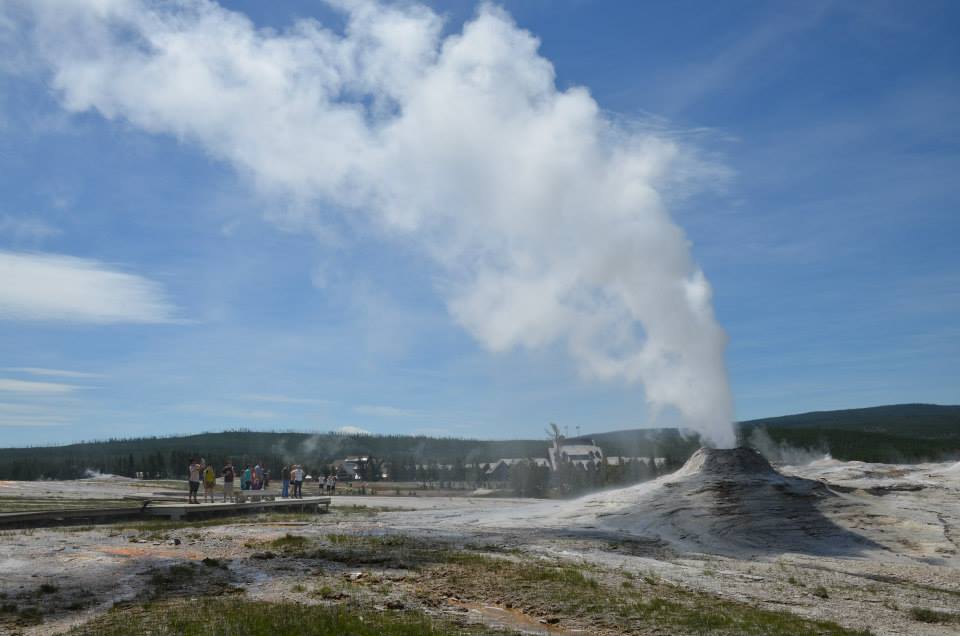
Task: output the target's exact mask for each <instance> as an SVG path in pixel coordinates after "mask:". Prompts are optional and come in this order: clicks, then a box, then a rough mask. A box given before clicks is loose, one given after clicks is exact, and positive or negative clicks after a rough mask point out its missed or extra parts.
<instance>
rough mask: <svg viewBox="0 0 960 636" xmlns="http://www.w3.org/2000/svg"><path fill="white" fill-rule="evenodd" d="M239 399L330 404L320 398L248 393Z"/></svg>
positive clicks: (274, 402)
mask: <svg viewBox="0 0 960 636" xmlns="http://www.w3.org/2000/svg"><path fill="white" fill-rule="evenodd" d="M240 399H242V400H250V401H252V402H270V403H273V404H314V405H322V404H331V403H332V401H331V400H324V399H322V398H304V397H291V396H289V395H277V394H273V393H249V394H245V395H241V396H240Z"/></svg>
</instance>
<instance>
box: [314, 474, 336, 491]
mask: <svg viewBox="0 0 960 636" xmlns="http://www.w3.org/2000/svg"><path fill="white" fill-rule="evenodd" d="M318 481H319V482H320V494H327V495H335V494H337V475H336V474H332V475H327V476H326V477H324V478H322V479H319V480H318Z"/></svg>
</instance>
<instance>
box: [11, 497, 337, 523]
mask: <svg viewBox="0 0 960 636" xmlns="http://www.w3.org/2000/svg"><path fill="white" fill-rule="evenodd" d="M162 501H163V503H159V502H158V503H154V502H153V501H149V500H147V501H144V502H143V504H142V505H140V506H135V507H134V506H129V507H124V508H119V507H118V508H73V509H62V510H31V511H29V512H4V513H0V528H2V527H8V528H9V527H21V528H22V527H42V526H56V525H61V524H69V523H110V522H113V521H120V520H125V519H146V518H150V517H166V518H168V519H184V518H187V519H189V518H190V517H204V516H217V515H235V514H243V513H246V512H264V511H268V510H270V511H297V512H301V511H303V512H305V511H310V512H326V511H327V510H328V509H329V508H330V497H304V498H303V499H292V498H289V499H282V498H280V497H277V498H275V499H270V498H264V499H262V500H260V501H244V502H241V503H235V502H217V503H201V504H188V503H186V502H185V501H178V502H170V499H169V498H164V499H163V500H162Z"/></svg>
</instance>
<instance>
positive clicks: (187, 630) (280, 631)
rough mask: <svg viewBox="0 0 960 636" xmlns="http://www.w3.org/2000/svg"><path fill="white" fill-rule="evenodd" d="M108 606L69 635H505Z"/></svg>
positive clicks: (402, 615) (404, 623)
mask: <svg viewBox="0 0 960 636" xmlns="http://www.w3.org/2000/svg"><path fill="white" fill-rule="evenodd" d="M135 609H136V611H130V610H129V609H115V610H111V611H110V612H108V613H107V614H105V615H104V616H101V617H99V618H97V619H94V620H93V621H91V622H89V623H87V624H85V625H81V626H79V627H75V628H74V629H72V630H71V631H69V632H67V634H68V635H69V636H94V635H95V636H127V634H141V635H143V636H168V635H172V634H177V635H178V636H210V635H211V634H244V635H245V636H342V635H344V634H349V635H350V636H457V635H460V636H504V632H502V631H494V630H490V629H485V628H482V627H460V626H456V625H453V624H451V623H447V622H442V621H438V620H432V619H431V618H430V617H428V616H426V615H425V614H422V613H420V612H408V611H405V612H389V613H381V612H376V611H370V610H362V609H360V608H357V607H343V606H326V605H300V604H295V603H266V602H261V601H247V600H241V599H210V598H204V599H200V600H198V601H196V602H191V603H190V604H184V603H151V604H147V605H144V606H142V607H138V608H135Z"/></svg>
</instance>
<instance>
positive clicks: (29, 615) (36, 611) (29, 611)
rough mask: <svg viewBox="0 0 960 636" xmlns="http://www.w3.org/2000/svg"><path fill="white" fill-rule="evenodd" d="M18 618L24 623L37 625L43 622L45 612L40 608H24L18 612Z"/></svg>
mask: <svg viewBox="0 0 960 636" xmlns="http://www.w3.org/2000/svg"><path fill="white" fill-rule="evenodd" d="M17 617H18V618H19V619H20V620H21V621H22V622H24V623H30V624H36V623H42V622H43V612H41V611H40V608H39V607H33V606H30V607H24V608H21V609H20V611H19V612H17Z"/></svg>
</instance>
